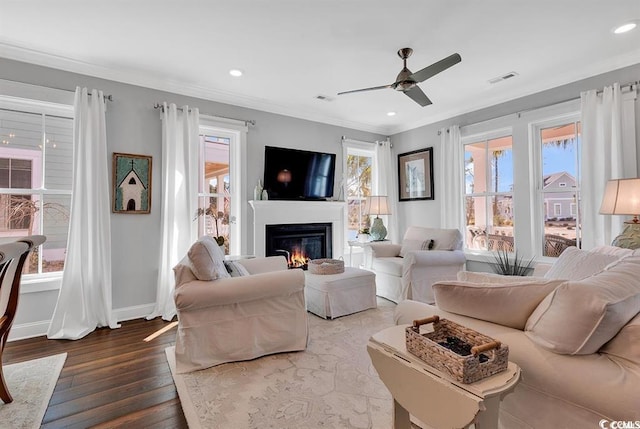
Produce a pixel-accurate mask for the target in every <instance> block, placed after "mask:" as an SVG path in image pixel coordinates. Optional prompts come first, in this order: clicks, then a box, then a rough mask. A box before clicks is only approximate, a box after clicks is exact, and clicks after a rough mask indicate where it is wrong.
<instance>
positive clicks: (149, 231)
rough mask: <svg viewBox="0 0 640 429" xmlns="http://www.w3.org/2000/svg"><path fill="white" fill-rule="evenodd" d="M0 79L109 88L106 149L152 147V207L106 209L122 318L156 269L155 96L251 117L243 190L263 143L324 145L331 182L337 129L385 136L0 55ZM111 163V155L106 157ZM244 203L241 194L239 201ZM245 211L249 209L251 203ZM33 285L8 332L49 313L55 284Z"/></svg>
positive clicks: (143, 295)
mask: <svg viewBox="0 0 640 429" xmlns="http://www.w3.org/2000/svg"><path fill="white" fill-rule="evenodd" d="M0 79H6V80H13V81H18V82H24V83H29V84H34V85H41V86H44V87H50V88H61V89H68V90H74V89H75V87H76V86H86V87H88V88H96V89H101V90H103V91H104V93H105V94H111V95H112V96H113V101H112V102H109V103H108V104H107V140H108V146H109V147H108V151H109V153H111V152H123V153H134V154H142V155H151V156H152V157H153V176H152V207H151V213H150V214H146V215H143V214H139V215H133V214H112V216H111V222H112V224H111V231H112V246H113V249H112V263H113V275H112V277H113V308H114V311H115V312H116V315H117V317H118V318H119V319H120V320H125V319H130V318H138V317H143V316H145V315H146V314H148V313H149V312H151V310H152V308H153V302H154V301H155V296H156V278H157V276H158V269H157V267H158V258H159V247H160V237H159V234H160V207H161V205H160V204H161V186H160V184H161V164H162V163H161V159H160V156H161V153H162V150H161V124H160V113H159V111H158V110H155V109H154V108H153V105H154V104H155V103H159V102H163V101H167V102H173V103H176V104H177V105H178V106H181V105H184V104H188V105H189V106H193V107H198V108H199V109H200V112H201V113H203V114H211V115H219V116H226V117H233V118H241V119H253V120H255V121H256V125H255V126H250V127H249V132H248V134H247V148H248V160H247V161H248V162H247V183H246V191H247V192H246V195H251V196H252V195H253V187H254V186H255V184H256V182H257V181H258V179H259V178H262V174H263V163H264V147H265V146H266V145H271V146H283V147H292V148H299V149H308V150H322V151H325V152H333V153H336V154H337V159H336V181H335V183H336V191H335V192H336V195H337V194H338V189H337V186H338V185H339V183H340V180H341V178H342V146H341V137H342V136H343V135H344V136H347V137H349V138H353V139H357V140H364V141H375V140H381V139H384V138H385V136H381V135H377V134H372V133H368V132H363V131H357V130H352V129H348V128H344V127H337V126H333V125H326V124H321V123H317V122H312V121H307V120H301V119H296V118H291V117H287V116H283V115H276V114H272V113H267V112H261V111H257V110H251V109H246V108H242V107H237V106H231V105H227V104H221V103H216V102H212V101H206V100H201V99H196V98H192V97H185V96H182V95H178V94H171V93H167V92H162V91H157V90H154V89H148V88H142V87H138V86H133V85H126V84H122V83H118V82H114V81H108V80H104V79H98V78H93V77H89V76H83V75H79V74H74V73H69V72H65V71H61V70H54V69H50V68H45V67H40V66H35V65H31V64H25V63H20V62H17V61H12V60H6V59H2V58H0ZM109 167H111V163H109ZM243 204H245V205H247V202H246V201H245V202H243ZM248 214H251V211H250V209H249V210H248ZM247 222H248V223H246V224H244V225H242V228H243V233H244V234H247V243H249V244H248V246H249V248H247V249H243V253H252V252H253V249H252V248H251V247H252V243H253V236H252V234H253V232H252V230H253V225H251V223H250V222H251V218H249V219H247ZM30 288H31V289H33V290H41V289H44V290H42V291H38V292H33V293H25V294H22V296H21V298H20V305H19V309H18V314H17V315H16V321H15V323H14V327H13V329H12V338H19V337H22V336H29V335H41V334H43V333H44V332H45V331H46V328H47V326H48V320H49V319H50V318H51V315H52V314H53V309H54V307H55V302H56V298H57V294H58V291H57V290H56V289H53V290H52V289H51V288H50V287H49V285H46V286H43V287H40V286H33V287H31V285H30Z"/></svg>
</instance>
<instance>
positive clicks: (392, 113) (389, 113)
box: [387, 112, 396, 116]
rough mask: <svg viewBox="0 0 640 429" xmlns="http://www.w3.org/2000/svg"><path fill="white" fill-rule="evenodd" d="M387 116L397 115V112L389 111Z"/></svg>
mask: <svg viewBox="0 0 640 429" xmlns="http://www.w3.org/2000/svg"><path fill="white" fill-rule="evenodd" d="M387 116H396V112H387Z"/></svg>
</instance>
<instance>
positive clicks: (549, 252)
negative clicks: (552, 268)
mask: <svg viewBox="0 0 640 429" xmlns="http://www.w3.org/2000/svg"><path fill="white" fill-rule="evenodd" d="M575 245H576V240H575V239H570V238H565V237H562V236H559V235H554V234H546V235H545V236H544V256H553V257H556V258H557V257H558V256H560V254H561V253H562V252H564V249H566V248H567V247H571V246H575Z"/></svg>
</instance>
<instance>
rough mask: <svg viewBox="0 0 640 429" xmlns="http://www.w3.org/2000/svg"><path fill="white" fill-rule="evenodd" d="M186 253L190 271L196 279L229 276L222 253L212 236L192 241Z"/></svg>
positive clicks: (214, 278) (207, 279)
mask: <svg viewBox="0 0 640 429" xmlns="http://www.w3.org/2000/svg"><path fill="white" fill-rule="evenodd" d="M187 255H188V257H189V261H191V271H193V274H194V275H195V276H196V277H197V278H198V280H204V281H210V280H216V279H219V278H228V277H230V276H229V273H228V272H227V269H226V268H225V267H224V254H223V253H222V250H221V249H220V246H218V243H216V242H215V240H214V239H213V238H212V237H209V236H203V237H201V238H200V239H199V240H198V241H196V242H195V243H193V245H192V246H191V248H190V249H189V252H187Z"/></svg>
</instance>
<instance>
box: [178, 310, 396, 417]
mask: <svg viewBox="0 0 640 429" xmlns="http://www.w3.org/2000/svg"><path fill="white" fill-rule="evenodd" d="M394 308H395V304H392V303H390V302H388V301H386V300H383V299H378V308H377V309H371V310H367V311H363V312H360V313H356V314H352V315H349V316H344V317H340V318H338V319H335V320H324V319H321V318H319V317H316V316H314V315H313V314H311V313H309V337H310V339H309V345H308V347H307V349H306V350H305V351H303V352H295V353H282V354H277V355H271V356H265V357H262V358H259V359H255V360H252V361H247V362H236V363H229V364H224V365H220V366H217V367H213V368H209V369H206V370H202V371H196V372H193V373H189V374H175V358H174V348H173V347H169V348H167V349H166V354H167V360H168V361H169V365H170V366H171V370H172V373H173V377H174V381H175V383H176V387H177V389H178V394H179V396H180V401H181V403H182V408H183V410H184V412H185V416H186V418H187V422H188V424H189V427H190V428H191V429H197V428H238V429H240V428H273V429H276V428H277V429H286V428H291V429H294V428H295V429H299V428H308V429H312V428H344V429H360V428H390V427H392V408H393V405H392V400H391V395H390V394H389V392H388V390H387V389H386V387H385V386H384V384H382V382H381V381H380V379H379V378H378V376H377V373H376V372H375V369H374V368H373V366H372V365H371V360H370V358H369V355H368V353H367V350H366V345H367V342H368V341H369V338H370V337H371V335H373V334H374V333H376V332H378V331H380V330H382V329H384V328H387V327H389V326H392V325H393V309H394Z"/></svg>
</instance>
